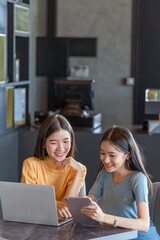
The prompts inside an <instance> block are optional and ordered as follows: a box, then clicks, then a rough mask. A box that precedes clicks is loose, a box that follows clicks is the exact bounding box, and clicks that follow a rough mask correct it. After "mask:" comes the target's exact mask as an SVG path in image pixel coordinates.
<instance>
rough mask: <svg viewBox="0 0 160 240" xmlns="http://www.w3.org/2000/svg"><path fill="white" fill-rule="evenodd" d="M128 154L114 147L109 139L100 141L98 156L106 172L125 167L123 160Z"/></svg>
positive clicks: (117, 170) (124, 160)
mask: <svg viewBox="0 0 160 240" xmlns="http://www.w3.org/2000/svg"><path fill="white" fill-rule="evenodd" d="M128 156H129V154H125V153H124V152H122V151H121V150H120V149H118V148H115V147H114V146H113V145H112V144H111V143H110V142H109V141H107V140H106V141H102V143H101V153H100V158H101V161H102V162H103V164H104V166H105V169H106V170H107V172H119V171H121V170H124V169H126V167H125V162H126V159H127V158H128Z"/></svg>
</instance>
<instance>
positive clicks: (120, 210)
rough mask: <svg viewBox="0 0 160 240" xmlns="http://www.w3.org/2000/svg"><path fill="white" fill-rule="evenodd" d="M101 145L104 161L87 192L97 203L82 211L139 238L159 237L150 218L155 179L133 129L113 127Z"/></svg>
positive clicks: (101, 154)
mask: <svg viewBox="0 0 160 240" xmlns="http://www.w3.org/2000/svg"><path fill="white" fill-rule="evenodd" d="M100 146H101V150H100V158H101V164H100V167H99V170H98V173H97V176H96V181H95V183H94V185H93V187H92V188H91V190H90V192H89V195H88V196H89V197H90V198H92V200H93V201H94V204H93V205H89V206H85V207H83V208H82V209H81V212H82V213H84V214H86V215H87V216H89V217H90V218H92V219H94V220H96V221H98V222H102V223H107V224H111V225H113V226H114V227H116V226H117V227H123V228H132V229H135V230H137V231H138V238H136V239H143V240H149V239H152V240H153V239H154V240H158V239H160V236H159V235H158V233H157V231H156V228H155V226H154V225H153V223H152V221H150V217H149V206H148V196H151V195H152V182H151V180H150V178H149V176H148V174H147V172H146V170H145V167H144V164H143V157H142V154H141V152H140V150H139V148H138V145H137V143H136V142H135V140H134V138H133V136H132V134H131V132H130V131H129V130H128V129H126V128H122V127H118V126H114V127H112V128H110V129H108V130H107V131H106V132H105V133H104V134H103V137H102V140H101V142H100ZM97 203H99V204H97ZM100 203H101V204H100ZM100 206H101V207H100Z"/></svg>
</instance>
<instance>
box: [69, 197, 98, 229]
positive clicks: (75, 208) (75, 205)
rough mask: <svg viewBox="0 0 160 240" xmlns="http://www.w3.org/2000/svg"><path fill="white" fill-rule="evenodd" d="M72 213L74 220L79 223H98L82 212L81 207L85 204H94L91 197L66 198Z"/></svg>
mask: <svg viewBox="0 0 160 240" xmlns="http://www.w3.org/2000/svg"><path fill="white" fill-rule="evenodd" d="M65 201H66V203H67V206H68V208H69V211H70V213H71V214H72V217H73V220H74V221H75V222H76V223H77V224H79V225H93V224H94V225H97V224H98V222H97V221H95V220H93V219H91V218H90V217H88V216H86V215H84V214H83V213H81V211H80V209H81V208H82V207H83V206H86V205H89V204H92V199H91V198H88V197H87V198H81V197H68V198H65Z"/></svg>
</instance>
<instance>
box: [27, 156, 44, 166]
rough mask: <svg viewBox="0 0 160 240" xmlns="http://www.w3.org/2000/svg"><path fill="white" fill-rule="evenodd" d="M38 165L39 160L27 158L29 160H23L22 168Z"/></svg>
mask: <svg viewBox="0 0 160 240" xmlns="http://www.w3.org/2000/svg"><path fill="white" fill-rule="evenodd" d="M40 164H41V160H40V159H39V158H36V157H29V158H27V159H25V160H24V162H23V166H27V165H40Z"/></svg>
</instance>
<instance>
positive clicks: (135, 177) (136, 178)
mask: <svg viewBox="0 0 160 240" xmlns="http://www.w3.org/2000/svg"><path fill="white" fill-rule="evenodd" d="M131 182H132V184H134V185H135V184H136V183H141V184H142V183H147V177H146V176H145V174H143V173H142V172H139V171H133V172H132V176H131Z"/></svg>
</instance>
